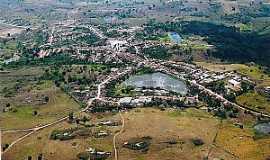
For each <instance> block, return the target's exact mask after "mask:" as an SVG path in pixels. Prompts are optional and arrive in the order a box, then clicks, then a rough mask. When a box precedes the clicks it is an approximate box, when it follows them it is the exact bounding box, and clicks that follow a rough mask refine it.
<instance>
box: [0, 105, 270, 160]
mask: <svg viewBox="0 0 270 160" xmlns="http://www.w3.org/2000/svg"><path fill="white" fill-rule="evenodd" d="M98 115H99V114H91V116H90V117H92V118H91V122H93V123H95V122H97V121H102V120H120V116H119V114H102V116H101V117H100V116H98ZM122 115H123V116H124V119H125V128H124V132H123V133H122V134H120V135H119V136H118V137H117V146H118V151H119V160H126V159H132V160H156V159H163V160H174V159H175V160H179V159H183V160H189V159H194V160H197V159H198V160H201V159H203V158H204V157H207V155H208V158H209V159H215V158H219V159H226V160H234V159H240V160H248V159H252V160H261V159H265V158H266V156H267V155H269V154H270V153H269V152H270V148H269V147H270V146H269V142H270V139H269V138H265V139H258V140H254V139H253V136H254V132H253V129H252V128H251V127H252V125H244V129H240V128H239V127H237V126H234V125H233V123H234V121H238V120H233V121H232V120H223V121H221V120H220V119H218V118H216V117H213V116H212V115H211V114H209V113H207V112H205V111H202V110H198V109H193V108H190V109H186V110H183V111H181V110H175V109H167V110H165V111H161V110H159V109H154V108H137V109H133V110H131V111H128V112H123V113H122ZM239 120H240V119H239ZM240 121H241V120H240ZM253 123H254V122H253ZM244 124H245V123H244ZM70 127H75V125H73V124H68V123H66V122H63V123H61V124H58V125H56V126H54V127H50V128H47V129H44V130H42V131H40V132H38V133H37V134H35V135H32V136H30V137H28V138H26V139H25V140H24V141H23V142H20V143H19V144H17V145H16V146H15V147H14V148H12V150H10V151H8V152H7V153H6V154H4V158H5V159H6V160H12V159H18V160H24V159H25V158H26V157H27V156H28V155H31V156H33V158H35V157H36V156H37V155H38V154H40V153H42V154H43V156H44V158H46V159H58V160H75V159H76V155H77V154H78V153H80V152H82V151H85V150H86V149H88V148H90V147H92V148H97V149H102V150H104V151H111V152H113V145H112V138H113V135H114V134H115V133H116V132H117V131H119V129H120V126H118V127H106V128H105V129H108V130H110V132H111V133H112V134H111V135H110V136H108V137H105V138H94V137H91V136H90V137H85V138H75V139H72V140H67V141H58V140H56V141H55V140H50V139H49V135H50V133H51V132H52V131H53V130H54V129H64V128H70ZM102 129H104V128H102ZM18 136H19V135H4V138H6V139H7V141H10V140H11V139H14V137H18ZM145 136H150V137H151V138H152V140H151V144H150V147H149V150H148V151H147V152H145V153H142V152H141V151H135V150H130V149H127V148H124V147H123V146H122V145H123V143H124V142H126V141H128V140H130V139H132V138H140V137H145ZM194 138H199V139H201V140H203V142H204V144H203V145H201V146H196V145H194V144H193V143H192V141H191V140H192V139H194ZM171 140H175V141H176V142H177V143H176V144H168V143H166V142H168V141H171ZM108 159H109V160H111V159H113V155H111V157H109V158H108Z"/></svg>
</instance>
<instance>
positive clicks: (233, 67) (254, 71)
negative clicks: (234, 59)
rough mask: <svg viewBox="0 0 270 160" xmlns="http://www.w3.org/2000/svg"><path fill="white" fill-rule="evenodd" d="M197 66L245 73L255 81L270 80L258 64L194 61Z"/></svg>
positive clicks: (212, 69)
mask: <svg viewBox="0 0 270 160" xmlns="http://www.w3.org/2000/svg"><path fill="white" fill-rule="evenodd" d="M196 64H197V65H198V66H201V67H203V68H206V69H208V70H210V71H214V72H228V71H237V72H238V73H240V74H242V75H246V76H248V77H250V78H251V79H253V80H255V81H257V80H258V81H259V80H260V81H268V80H270V75H267V74H265V73H263V71H262V69H260V68H259V66H256V65H255V66H247V65H244V64H216V63H207V62H196Z"/></svg>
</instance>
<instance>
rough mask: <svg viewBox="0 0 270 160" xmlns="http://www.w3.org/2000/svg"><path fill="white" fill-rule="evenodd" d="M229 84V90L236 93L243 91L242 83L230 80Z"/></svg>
mask: <svg viewBox="0 0 270 160" xmlns="http://www.w3.org/2000/svg"><path fill="white" fill-rule="evenodd" d="M228 82H229V88H231V89H232V90H235V91H239V90H240V89H241V82H240V81H237V80H235V79H230V80H228Z"/></svg>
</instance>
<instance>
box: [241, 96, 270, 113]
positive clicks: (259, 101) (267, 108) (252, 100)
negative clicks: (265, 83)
mask: <svg viewBox="0 0 270 160" xmlns="http://www.w3.org/2000/svg"><path fill="white" fill-rule="evenodd" d="M236 101H237V103H239V104H241V105H244V106H247V107H250V108H252V109H254V110H257V111H260V112H265V113H270V100H269V98H267V97H264V96H262V95H260V94H258V93H256V92H249V93H245V94H243V95H240V96H238V97H237V98H236Z"/></svg>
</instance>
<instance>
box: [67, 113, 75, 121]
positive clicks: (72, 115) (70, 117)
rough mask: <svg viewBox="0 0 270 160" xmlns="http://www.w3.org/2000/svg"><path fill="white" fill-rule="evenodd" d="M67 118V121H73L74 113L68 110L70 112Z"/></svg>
mask: <svg viewBox="0 0 270 160" xmlns="http://www.w3.org/2000/svg"><path fill="white" fill-rule="evenodd" d="M68 120H69V121H73V120H74V113H73V112H70V113H69V114H68Z"/></svg>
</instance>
